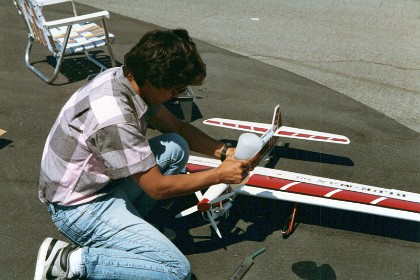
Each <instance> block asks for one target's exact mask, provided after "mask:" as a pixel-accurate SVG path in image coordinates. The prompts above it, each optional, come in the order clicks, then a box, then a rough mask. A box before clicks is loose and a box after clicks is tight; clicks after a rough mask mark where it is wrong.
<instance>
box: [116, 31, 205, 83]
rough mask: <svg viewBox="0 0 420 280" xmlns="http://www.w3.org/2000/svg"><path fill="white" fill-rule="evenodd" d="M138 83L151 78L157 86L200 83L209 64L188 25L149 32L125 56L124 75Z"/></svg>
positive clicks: (150, 80) (151, 81)
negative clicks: (203, 58) (198, 49)
mask: <svg viewBox="0 0 420 280" xmlns="http://www.w3.org/2000/svg"><path fill="white" fill-rule="evenodd" d="M129 74H131V75H132V76H133V78H134V80H135V81H136V83H137V84H138V85H139V86H143V85H144V81H146V80H147V81H149V82H150V83H151V84H152V85H153V86H155V87H157V88H165V89H170V88H172V87H174V86H179V85H183V86H187V85H201V84H202V82H203V80H204V78H205V77H206V65H205V64H204V62H203V60H202V59H201V57H200V55H199V53H198V51H197V49H196V46H195V43H194V42H193V41H192V39H191V38H190V36H189V35H188V32H187V30H185V29H174V30H167V31H161V30H155V31H151V32H148V33H146V34H145V35H144V36H143V37H142V38H141V39H140V41H139V42H138V43H137V45H135V46H134V47H133V48H132V49H131V50H130V51H129V52H128V53H127V54H126V55H125V56H124V75H125V76H128V75H129Z"/></svg>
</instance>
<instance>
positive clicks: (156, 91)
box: [140, 81, 187, 105]
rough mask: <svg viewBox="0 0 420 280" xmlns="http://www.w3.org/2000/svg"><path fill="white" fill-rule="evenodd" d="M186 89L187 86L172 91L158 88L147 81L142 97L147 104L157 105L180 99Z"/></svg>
mask: <svg viewBox="0 0 420 280" xmlns="http://www.w3.org/2000/svg"><path fill="white" fill-rule="evenodd" d="M186 88H187V87H186V86H176V87H173V88H171V89H164V88H157V87H155V86H153V85H152V84H151V83H150V82H148V81H146V82H145V84H144V86H143V87H142V88H141V94H140V95H141V97H142V98H143V100H144V101H145V102H146V104H148V105H157V104H162V103H165V102H166V101H169V100H171V99H172V98H176V97H178V95H179V94H180V93H182V92H184V91H185V90H186Z"/></svg>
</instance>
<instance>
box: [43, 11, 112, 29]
mask: <svg viewBox="0 0 420 280" xmlns="http://www.w3.org/2000/svg"><path fill="white" fill-rule="evenodd" d="M104 17H106V18H109V12H107V11H101V12H97V13H91V14H86V15H82V16H77V17H69V18H63V19H59V20H53V21H47V22H45V23H44V25H45V26H46V27H48V28H53V27H58V26H69V25H72V24H75V23H80V22H86V21H90V20H96V19H102V18H104Z"/></svg>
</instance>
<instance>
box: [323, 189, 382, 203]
mask: <svg viewBox="0 0 420 280" xmlns="http://www.w3.org/2000/svg"><path fill="white" fill-rule="evenodd" d="M331 197H332V198H334V199H339V200H345V201H354V202H359V203H364V204H370V203H371V202H372V201H374V200H375V199H378V198H381V196H376V195H371V194H366V193H359V192H351V191H346V190H343V191H341V192H338V193H335V194H334V195H332V196H331Z"/></svg>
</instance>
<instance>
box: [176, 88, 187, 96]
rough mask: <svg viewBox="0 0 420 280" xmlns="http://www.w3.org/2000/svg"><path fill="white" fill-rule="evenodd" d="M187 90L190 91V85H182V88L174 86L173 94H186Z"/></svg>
mask: <svg viewBox="0 0 420 280" xmlns="http://www.w3.org/2000/svg"><path fill="white" fill-rule="evenodd" d="M187 91H188V86H185V87H182V88H176V87H173V88H172V95H173V96H174V97H178V96H180V95H181V94H184V93H185V92H187Z"/></svg>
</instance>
